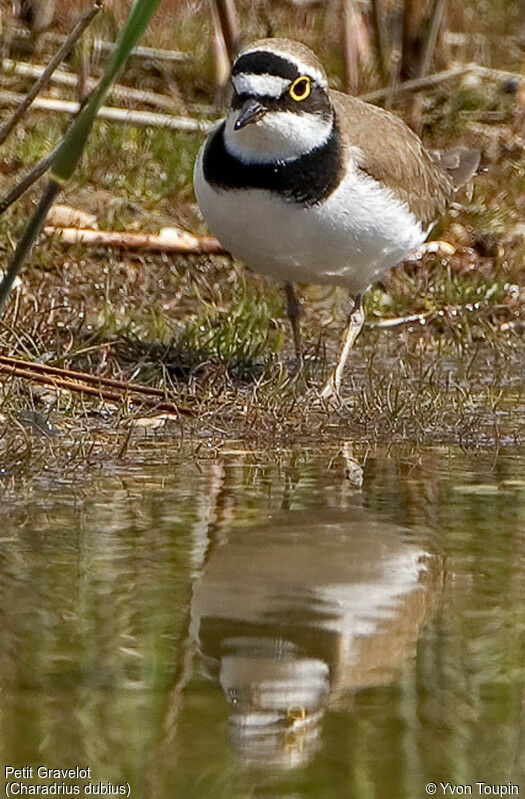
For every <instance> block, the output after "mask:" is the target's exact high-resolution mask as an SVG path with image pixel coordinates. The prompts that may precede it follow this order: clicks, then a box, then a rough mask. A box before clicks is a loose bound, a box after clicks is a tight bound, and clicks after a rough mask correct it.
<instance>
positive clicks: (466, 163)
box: [432, 146, 481, 189]
mask: <svg viewBox="0 0 525 799" xmlns="http://www.w3.org/2000/svg"><path fill="white" fill-rule="evenodd" d="M432 157H433V158H434V160H435V161H436V163H438V164H439V165H440V166H441V167H442V169H443V170H444V171H445V172H446V173H447V175H448V176H449V178H450V180H451V182H452V185H453V186H454V188H455V189H459V188H461V186H464V185H465V183H468V182H469V180H471V178H473V177H474V175H475V174H476V172H477V171H478V167H479V162H480V159H481V153H480V151H479V150H475V149H473V148H471V147H461V146H460V147H453V148H452V149H451V150H444V151H443V152H440V151H438V150H434V151H433V153H432Z"/></svg>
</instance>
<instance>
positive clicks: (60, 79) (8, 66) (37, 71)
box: [1, 58, 176, 111]
mask: <svg viewBox="0 0 525 799" xmlns="http://www.w3.org/2000/svg"><path fill="white" fill-rule="evenodd" d="M1 66H2V69H3V70H4V71H5V72H7V73H12V74H15V75H23V76H27V77H30V78H38V77H40V75H41V74H42V73H43V71H44V69H45V67H42V66H40V65H39V64H28V63H27V62H26V61H13V60H12V59H10V58H4V59H3V61H2V62H1ZM51 83H55V84H57V85H59V86H71V88H75V87H76V85H77V78H76V76H75V75H72V74H71V73H70V72H65V71H64V70H61V69H57V70H56V71H55V72H54V73H53V75H52V76H51ZM97 83H98V81H97V80H96V79H95V78H89V79H88V81H87V88H88V89H94V88H95V86H96V85H97ZM109 94H110V95H113V96H114V97H119V98H121V99H122V100H135V101H137V102H139V103H147V104H148V105H153V106H156V107H157V108H162V109H164V110H165V111H174V110H175V108H176V106H175V104H174V102H173V100H172V99H171V97H166V96H165V95H164V94H158V93H157V92H149V91H146V90H145V89H134V88H132V87H131V86H122V85H119V84H113V86H112V87H111V88H110V90H109Z"/></svg>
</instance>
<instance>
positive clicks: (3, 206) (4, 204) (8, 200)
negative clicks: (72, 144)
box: [0, 145, 60, 215]
mask: <svg viewBox="0 0 525 799" xmlns="http://www.w3.org/2000/svg"><path fill="white" fill-rule="evenodd" d="M59 147H60V145H57V146H56V147H55V149H54V150H52V151H51V152H50V153H48V155H46V156H45V157H44V158H42V160H41V161H39V162H38V164H37V165H36V166H35V167H34V169H32V170H31V172H28V174H27V175H26V176H25V177H23V178H22V180H21V181H20V182H19V183H17V184H16V186H13V188H12V189H9V191H8V192H7V194H4V196H3V197H2V198H0V215H1V214H3V213H4V211H6V210H7V209H8V208H9V206H10V205H12V204H13V203H14V202H16V200H18V198H19V197H21V196H22V194H24V192H26V191H27V190H28V189H29V187H30V186H32V185H33V183H34V182H35V181H36V180H38V178H40V177H42V175H43V174H44V172H46V171H47V170H48V169H49V167H50V166H51V164H52V163H53V160H54V158H55V155H56V154H57V152H58V148H59Z"/></svg>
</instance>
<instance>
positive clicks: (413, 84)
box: [359, 64, 477, 103]
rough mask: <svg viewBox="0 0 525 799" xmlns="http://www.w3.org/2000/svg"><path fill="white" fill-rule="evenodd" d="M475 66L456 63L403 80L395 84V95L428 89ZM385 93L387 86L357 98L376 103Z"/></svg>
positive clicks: (469, 70) (386, 92) (472, 69)
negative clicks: (427, 73) (421, 76)
mask: <svg viewBox="0 0 525 799" xmlns="http://www.w3.org/2000/svg"><path fill="white" fill-rule="evenodd" d="M476 67H477V65H476V64H458V65H457V66H454V67H451V68H450V69H445V70H443V72H436V73H434V75H429V76H428V77H425V78H414V79H413V80H406V81H403V83H400V84H399V85H398V86H397V89H396V96H399V95H400V94H407V93H409V92H419V91H422V90H423V89H430V88H431V87H432V86H438V85H439V84H440V83H446V81H447V80H452V79H453V78H457V77H458V76H459V75H466V74H467V73H468V72H472V71H474V70H475V69H476ZM387 94H388V87H386V86H385V87H383V88H382V89H376V90H375V91H373V92H366V93H365V94H360V95H359V98H360V99H361V100H365V101H366V102H367V103H377V102H380V101H381V100H384V99H385V97H386V96H387Z"/></svg>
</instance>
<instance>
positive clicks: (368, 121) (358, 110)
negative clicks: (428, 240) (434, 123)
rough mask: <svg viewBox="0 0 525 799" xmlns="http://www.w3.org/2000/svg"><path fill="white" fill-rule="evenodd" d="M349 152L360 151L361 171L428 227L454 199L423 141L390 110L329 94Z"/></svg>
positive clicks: (449, 187)
mask: <svg viewBox="0 0 525 799" xmlns="http://www.w3.org/2000/svg"><path fill="white" fill-rule="evenodd" d="M330 97H331V99H332V102H333V105H334V109H335V114H336V119H337V121H338V124H339V127H340V130H341V134H342V137H343V142H344V145H345V147H347V148H350V147H355V148H357V149H359V150H361V151H362V153H363V155H362V158H358V165H359V168H360V169H361V170H362V171H363V172H366V173H367V174H368V175H370V176H371V177H373V178H375V180H378V181H380V182H381V183H383V184H384V185H385V186H387V187H388V188H389V189H391V190H392V191H393V192H394V194H395V195H397V197H398V198H399V199H400V200H402V201H403V202H405V203H406V204H407V205H408V207H409V208H410V210H411V211H412V213H413V214H414V215H415V216H416V217H417V218H418V219H419V221H420V222H421V224H422V226H423V228H427V227H428V226H429V225H431V224H432V223H433V222H435V221H436V219H437V218H438V217H439V216H440V215H441V214H442V213H443V212H444V210H445V207H446V205H447V203H448V202H450V200H451V199H452V197H453V196H454V184H453V182H452V180H451V179H450V178H449V176H448V175H447V173H446V171H445V170H444V169H443V168H442V167H441V166H440V164H439V163H437V162H436V161H435V160H434V159H433V158H432V156H431V155H430V153H428V152H427V150H425V148H424V147H423V144H422V142H421V140H420V139H419V138H418V136H416V134H415V133H414V132H413V131H412V130H410V128H409V127H407V125H405V123H404V122H403V121H402V120H401V119H399V117H396V116H394V114H391V113H390V112H389V111H385V110H384V109H383V108H379V107H378V106H375V105H369V104H368V103H364V102H363V101H362V100H358V99H357V98H356V97H351V96H349V95H347V94H342V93H341V92H337V91H331V92H330Z"/></svg>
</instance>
